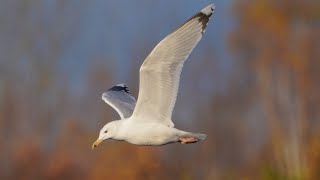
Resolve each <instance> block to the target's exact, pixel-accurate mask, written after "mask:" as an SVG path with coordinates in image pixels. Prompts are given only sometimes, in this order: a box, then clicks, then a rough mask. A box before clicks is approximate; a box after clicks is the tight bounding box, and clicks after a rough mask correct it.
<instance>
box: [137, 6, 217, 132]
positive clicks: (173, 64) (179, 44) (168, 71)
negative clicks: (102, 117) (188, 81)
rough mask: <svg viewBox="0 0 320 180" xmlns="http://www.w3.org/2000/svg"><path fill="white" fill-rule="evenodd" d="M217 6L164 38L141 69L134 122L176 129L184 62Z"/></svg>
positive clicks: (205, 9) (203, 12)
mask: <svg viewBox="0 0 320 180" xmlns="http://www.w3.org/2000/svg"><path fill="white" fill-rule="evenodd" d="M214 8H215V7H214V5H213V4H210V5H209V6H207V7H205V8H204V9H202V10H201V11H200V12H199V13H197V14H195V15H194V16H192V17H191V18H190V19H189V20H187V21H186V22H185V23H183V24H182V25H181V26H180V27H179V28H177V29H176V30H175V31H174V32H172V33H171V34H169V35H168V36H167V37H166V38H164V39H163V40H162V41H161V42H160V43H159V44H158V45H157V46H156V47H155V48H154V49H153V50H152V52H151V53H150V54H149V55H148V57H147V58H146V59H145V61H144V63H143V64H142V66H141V67H140V88H139V97H138V102H137V105H136V108H135V110H134V112H133V116H132V117H134V118H133V119H134V120H136V121H144V120H145V121H152V120H156V121H160V122H161V123H163V124H165V125H167V126H170V127H173V123H172V121H171V115H172V111H173V108H174V105H175V102H176V97H177V93H178V88H179V80H180V74H181V70H182V67H183V64H184V62H185V60H186V59H187V58H188V56H189V55H190V53H191V52H192V50H193V49H194V48H195V46H196V45H197V44H198V42H199V41H200V39H201V37H202V35H203V32H204V31H205V28H206V26H207V23H208V21H209V19H210V17H211V15H212V13H213V10H214Z"/></svg>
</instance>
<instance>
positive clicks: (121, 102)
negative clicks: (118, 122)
mask: <svg viewBox="0 0 320 180" xmlns="http://www.w3.org/2000/svg"><path fill="white" fill-rule="evenodd" d="M102 100H104V101H105V102H106V103H107V104H109V105H110V106H111V107H113V108H114V109H115V110H116V111H117V112H118V114H119V115H120V117H121V119H126V118H129V117H130V116H131V115H132V113H133V110H134V108H135V105H136V99H135V98H134V97H133V96H132V95H131V94H130V92H129V90H128V88H127V86H126V85H125V84H118V85H116V86H114V87H112V88H111V89H109V90H108V91H106V92H104V93H103V94H102Z"/></svg>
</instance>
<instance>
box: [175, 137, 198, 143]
mask: <svg viewBox="0 0 320 180" xmlns="http://www.w3.org/2000/svg"><path fill="white" fill-rule="evenodd" d="M198 141H199V139H198V138H196V137H180V138H179V140H178V142H179V143H181V144H189V143H196V142H198Z"/></svg>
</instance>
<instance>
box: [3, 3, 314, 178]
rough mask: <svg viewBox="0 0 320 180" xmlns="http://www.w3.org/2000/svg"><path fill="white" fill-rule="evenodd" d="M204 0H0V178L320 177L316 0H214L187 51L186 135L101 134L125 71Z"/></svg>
mask: <svg viewBox="0 0 320 180" xmlns="http://www.w3.org/2000/svg"><path fill="white" fill-rule="evenodd" d="M209 3H212V1H206V0H175V1H172V0H161V1H148V0H135V1H124V0H119V1H115V0H114V1H111V0H93V1H86V0H68V1H65V0H28V1H25V0H1V3H0V4H1V5H0V162H1V163H0V179H97V180H98V179H182V180H188V179H255V180H256V179H279V180H280V179H294V180H300V179H311V180H316V179H320V93H319V92H320V1H316V0H293V1H292V0H290V1H289V0H280V1H279V0H255V1H248V0H216V1H214V3H215V5H216V12H215V14H214V15H213V18H212V20H211V21H210V23H209V25H208V28H207V31H206V33H205V35H204V38H203V39H202V41H201V42H200V43H199V45H198V46H197V48H196V49H195V50H194V51H193V53H192V54H191V56H190V58H189V60H188V61H187V62H186V65H185V68H184V71H183V73H182V79H181V84H180V92H179V95H178V99H177V104H176V108H175V110H174V115H173V119H174V122H175V125H176V127H178V128H181V129H184V130H187V131H193V132H201V133H206V134H208V138H207V139H206V140H205V141H203V142H201V143H196V144H191V145H181V144H171V145H168V146H161V147H139V146H134V145H130V144H127V143H123V142H116V141H108V142H104V143H103V144H102V145H101V146H100V147H99V148H97V149H96V150H91V145H92V143H93V142H94V141H95V140H96V138H97V136H98V133H99V131H100V129H101V128H102V126H103V125H104V124H105V123H107V122H109V121H111V120H114V119H119V116H118V114H117V113H116V111H114V110H113V109H112V108H111V107H109V106H108V105H107V104H105V103H104V102H103V101H102V100H101V94H102V93H103V92H104V91H106V90H107V89H108V88H110V87H112V86H113V85H116V84H119V83H126V84H127V85H128V86H129V88H130V89H131V91H132V93H133V94H134V95H135V96H136V97H137V94H138V86H139V73H138V72H139V71H138V70H139V67H140V65H141V64H142V62H143V60H144V58H145V57H146V56H147V55H148V54H149V52H150V51H151V50H152V49H153V47H154V46H155V45H156V44H157V43H158V42H159V41H160V40H161V39H162V38H164V37H165V36H166V35H167V34H169V33H170V32H171V31H173V30H174V29H175V28H176V27H177V26H179V24H181V23H182V22H184V21H185V20H186V19H187V18H189V17H190V16H192V15H193V14H195V13H196V12H198V11H199V10H200V9H202V8H203V7H205V6H206V5H208V4H209Z"/></svg>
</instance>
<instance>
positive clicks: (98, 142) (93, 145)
mask: <svg viewBox="0 0 320 180" xmlns="http://www.w3.org/2000/svg"><path fill="white" fill-rule="evenodd" d="M102 141H103V140H102V139H97V140H96V142H94V143H93V144H92V149H94V148H96V147H97V146H98V145H99V144H100V143H101V142H102Z"/></svg>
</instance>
